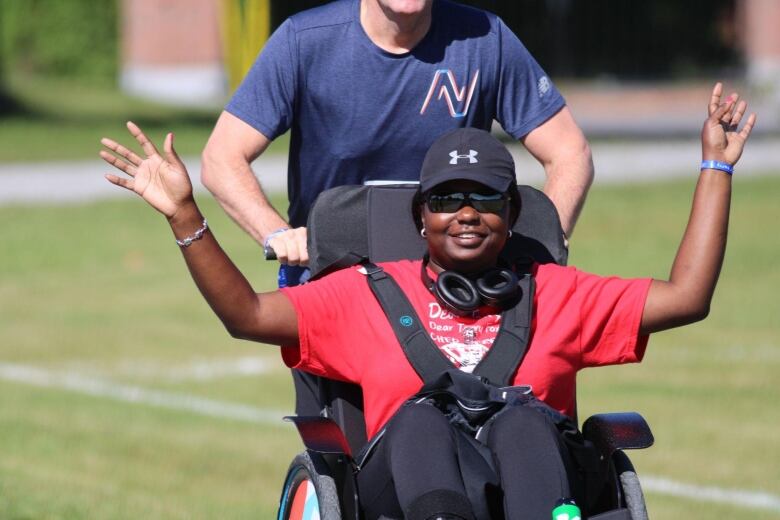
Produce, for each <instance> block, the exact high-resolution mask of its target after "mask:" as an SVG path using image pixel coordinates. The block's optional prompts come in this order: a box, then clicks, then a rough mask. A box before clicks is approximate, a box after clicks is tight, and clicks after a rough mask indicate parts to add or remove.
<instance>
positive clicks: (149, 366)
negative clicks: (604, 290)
mask: <svg viewBox="0 0 780 520" xmlns="http://www.w3.org/2000/svg"><path fill="white" fill-rule="evenodd" d="M692 189H693V181H692V180H686V181H677V182H671V183H663V184H652V185H634V186H614V187H597V188H594V190H593V191H592V193H591V196H590V199H589V201H588V204H587V207H586V211H585V213H584V214H583V216H582V218H581V220H580V223H579V226H578V228H577V233H576V235H575V236H574V239H573V241H572V254H571V263H572V264H575V265H578V266H579V267H581V268H583V269H585V270H590V271H594V272H597V273H602V274H608V273H615V274H620V275H624V276H645V275H652V276H658V277H661V276H665V275H666V273H667V272H668V270H669V267H670V266H671V261H672V258H673V255H674V252H675V248H676V244H677V242H678V240H679V237H680V236H681V234H682V231H683V227H684V222H685V219H686V218H687V214H688V208H689V198H690V195H691V193H692ZM778 199H780V177H778V176H771V177H764V178H751V179H748V178H745V179H742V178H737V179H736V182H735V191H734V203H733V211H732V222H731V235H730V239H729V250H728V253H727V258H726V262H725V266H724V270H723V273H722V275H721V282H720V285H719V287H718V290H717V293H716V298H715V302H714V305H713V309H712V313H711V315H710V317H709V318H708V319H707V320H706V321H705V322H703V323H700V324H697V325H694V326H690V327H687V328H685V329H680V330H677V331H670V332H666V333H662V334H658V335H657V336H655V337H654V338H652V339H651V342H650V347H649V349H648V353H647V356H646V359H645V361H644V363H642V364H641V365H634V366H624V367H614V368H605V369H600V370H591V371H588V372H585V373H583V374H582V376H581V377H580V385H579V386H580V391H579V402H580V414H581V415H582V416H583V417H584V416H586V415H588V414H590V413H592V412H595V411H619V410H637V411H639V412H641V413H642V414H643V415H644V416H645V417H646V418H647V419H648V420H649V422H650V424H651V426H652V427H653V430H654V433H655V436H656V445H655V446H654V447H653V448H651V449H650V450H646V451H644V452H637V453H634V454H632V459H633V460H634V462H635V465H636V466H637V467H638V470H639V472H640V476H642V475H647V476H653V477H663V478H668V479H672V480H674V481H678V482H682V483H686V484H692V485H697V486H713V487H718V488H723V489H728V490H747V491H755V492H764V493H770V494H772V495H775V496H777V495H780V435H777V434H776V433H775V431H774V429H775V428H776V427H778V425H780V408H778V407H777V402H779V401H780V384H778V378H777V373H778V372H780V344H779V343H780V339H779V335H778V333H779V332H780V326H778V324H777V322H778V319H777V317H778V316H779V315H780V305H779V304H778V299H777V295H776V292H777V290H778V288H780V270H778V269H777V267H776V258H777V257H778V256H780V241H778V240H777V239H776V238H775V233H774V226H775V225H777V222H780V208H778V205H777V202H776V201H777V200H778ZM202 203H203V209H204V213H205V214H206V215H207V216H208V217H209V221H210V223H211V226H212V228H213V229H214V231H215V233H216V235H217V236H218V237H219V239H220V241H221V242H222V244H223V246H224V247H225V248H226V249H227V250H228V252H229V253H230V254H231V255H232V256H233V258H234V259H235V260H236V262H237V263H238V264H239V266H240V267H241V268H242V269H243V270H244V272H245V273H246V274H247V276H248V278H249V279H250V280H251V281H252V282H253V283H254V284H255V287H256V289H258V290H260V289H268V288H271V287H273V285H274V283H275V275H274V267H275V266H274V265H273V264H270V263H266V262H264V261H263V260H261V257H260V253H259V250H258V248H257V246H256V245H254V244H253V243H252V242H251V240H250V239H249V238H248V237H246V236H245V235H243V234H242V233H241V232H240V231H238V229H237V228H236V226H235V225H233V224H232V223H231V222H230V221H229V220H228V219H227V218H226V217H225V216H224V215H223V214H222V212H221V210H219V209H218V208H217V206H216V205H215V204H214V203H213V202H211V201H210V200H203V201H202ZM280 205H281V204H280ZM0 222H3V225H2V226H0V244H2V249H0V518H2V519H19V520H20V519H92V518H100V519H128V518H150V519H169V518H229V519H234V518H235V519H240V518H263V519H266V518H273V516H274V514H275V508H276V503H277V500H278V493H279V490H280V486H281V481H282V479H283V476H284V472H285V469H286V466H287V465H288V463H289V461H290V459H291V457H292V456H293V454H294V453H295V452H297V451H299V450H300V449H301V445H300V441H299V440H298V439H297V434H296V433H294V431H293V430H292V428H291V427H289V426H287V425H285V424H283V423H282V421H281V416H282V415H283V414H284V413H286V412H287V411H289V410H290V409H291V407H292V394H291V391H290V384H289V377H288V375H287V372H286V371H285V370H284V369H283V368H281V362H280V361H279V359H278V355H277V354H276V351H275V349H274V348H273V347H267V346H264V345H258V344H252V343H249V342H243V341H238V340H233V339H231V338H229V337H228V336H227V334H226V333H225V332H224V330H223V329H222V327H221V325H220V323H219V322H218V320H217V319H216V318H214V317H213V316H212V315H211V312H210V310H209V309H208V307H207V305H206V304H205V303H203V302H202V301H201V299H200V296H199V294H198V293H197V290H196V289H195V287H194V286H193V284H192V283H191V282H190V280H189V278H188V275H187V274H186V272H185V269H184V267H183V264H182V261H181V259H180V255H179V253H178V251H177V247H176V246H175V244H174V243H173V239H172V236H171V233H170V231H169V230H168V229H167V226H166V225H165V222H164V220H163V219H162V217H159V216H158V215H157V214H156V213H154V212H153V211H152V210H149V209H147V208H146V207H145V205H144V204H143V203H142V202H140V201H139V200H134V199H133V198H131V197H130V196H129V195H128V197H127V198H126V199H118V200H111V201H102V202H95V203H88V204H82V205H70V206H3V207H0ZM241 359H249V360H251V361H252V363H254V366H260V367H266V371H264V372H263V373H261V374H258V373H248V374H241V373H238V372H237V371H235V370H233V371H230V370H228V371H226V372H225V373H223V374H211V375H209V376H208V377H205V376H203V375H202V374H200V375H199V372H198V371H197V370H194V369H193V367H197V366H201V365H203V364H206V365H208V364H210V365H211V366H220V365H221V364H225V363H226V362H231V361H236V360H241ZM101 385H103V386H101ZM106 388H111V389H114V390H116V392H118V393H117V394H110V392H107V391H106V390H105V389H106ZM117 389H119V390H122V389H123V390H124V393H122V392H119V390H117ZM151 391H155V392H158V394H154V395H162V394H164V395H166V396H179V397H187V398H189V399H190V400H192V399H194V398H202V399H211V400H215V401H219V402H220V403H232V404H242V405H248V406H251V407H255V408H258V409H270V410H272V413H273V414H276V415H278V416H279V420H278V421H276V420H272V421H270V422H263V421H255V422H252V421H247V420H239V419H235V418H234V419H231V418H225V417H215V416H213V415H208V414H206V413H197V412H194V411H187V410H183V409H175V407H173V408H172V407H167V408H166V407H160V406H153V405H151V404H149V403H148V402H145V401H144V399H142V396H143V395H147V394H143V392H151ZM134 392H135V393H134ZM119 394H121V395H119ZM133 396H135V397H136V398H137V399H140V402H132V399H133ZM146 401H148V399H147V400H146ZM647 494H648V503H649V509H650V514H651V517H652V518H654V519H659V520H663V519H667V520H676V519H680V518H690V519H709V518H729V519H735V520H740V519H746V520H747V519H750V520H764V519H767V520H768V519H770V518H778V516H780V512H778V511H777V510H771V511H770V510H762V509H751V508H750V507H745V506H734V505H724V504H721V503H707V502H706V501H702V500H696V499H692V498H675V497H671V496H669V495H667V494H663V493H656V492H652V491H649V492H648V493H647Z"/></svg>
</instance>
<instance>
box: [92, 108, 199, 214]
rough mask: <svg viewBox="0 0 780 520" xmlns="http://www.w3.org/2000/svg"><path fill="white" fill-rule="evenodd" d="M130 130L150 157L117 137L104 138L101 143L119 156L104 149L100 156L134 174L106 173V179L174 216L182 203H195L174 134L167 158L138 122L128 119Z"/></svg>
mask: <svg viewBox="0 0 780 520" xmlns="http://www.w3.org/2000/svg"><path fill="white" fill-rule="evenodd" d="M127 129H128V130H129V131H130V134H132V136H133V137H135V140H136V141H138V143H139V144H140V145H141V148H142V149H143V151H144V154H145V155H146V158H142V157H140V156H138V155H137V154H136V153H134V152H133V151H132V150H129V149H128V148H126V147H124V146H122V145H121V144H119V143H117V142H116V141H114V140H113V139H108V138H105V137H104V138H103V139H101V140H100V142H101V144H102V145H103V146H105V147H106V148H108V149H109V150H111V151H112V152H114V154H116V155H114V154H112V153H109V152H107V151H106V150H101V151H100V157H101V158H102V159H103V160H104V161H106V162H107V163H108V164H110V165H111V166H114V167H115V168H117V169H118V170H120V171H123V172H124V173H126V174H127V175H128V176H129V177H130V178H126V177H120V176H118V175H113V174H110V173H109V174H106V179H107V180H108V181H109V182H111V183H112V184H116V185H117V186H121V187H123V188H125V189H128V190H130V191H133V192H135V193H137V194H138V195H140V196H141V197H142V198H143V199H144V200H145V201H146V202H148V203H149V205H150V206H152V207H153V208H154V209H156V210H157V211H159V212H160V213H162V214H163V215H165V216H166V217H168V218H169V219H170V218H172V217H173V216H174V215H175V214H176V212H177V211H178V210H179V209H180V208H181V207H182V206H184V205H186V204H188V203H190V202H193V198H192V183H191V182H190V177H189V175H188V174H187V168H185V166H184V163H183V162H182V161H181V159H179V156H178V155H177V154H176V151H175V150H174V149H173V134H171V133H169V134H168V135H166V136H165V142H164V143H163V151H164V152H165V156H164V157H163V156H162V155H160V153H159V152H158V151H157V148H156V147H155V146H154V144H152V142H151V141H150V140H149V139H148V138H147V137H146V135H144V133H143V132H142V131H141V129H140V128H139V127H138V125H136V124H135V123H133V122H130V121H128V123H127Z"/></svg>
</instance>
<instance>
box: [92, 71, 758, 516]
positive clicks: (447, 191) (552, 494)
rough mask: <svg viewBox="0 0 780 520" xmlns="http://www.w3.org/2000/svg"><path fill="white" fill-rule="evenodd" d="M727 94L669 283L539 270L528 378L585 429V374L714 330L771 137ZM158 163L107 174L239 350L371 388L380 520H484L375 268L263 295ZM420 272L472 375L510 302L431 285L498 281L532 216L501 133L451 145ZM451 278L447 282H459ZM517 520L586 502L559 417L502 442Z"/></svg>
mask: <svg viewBox="0 0 780 520" xmlns="http://www.w3.org/2000/svg"><path fill="white" fill-rule="evenodd" d="M721 95H722V85H721V84H720V83H718V84H717V85H716V86H715V88H714V89H713V92H712V96H711V99H710V104H709V117H708V118H707V120H706V121H705V123H704V127H703V129H702V158H703V162H702V170H701V174H700V176H699V181H698V184H697V187H696V192H695V195H694V200H693V208H692V211H691V215H690V218H689V222H688V227H687V229H686V232H685V235H684V237H683V239H682V242H681V244H680V248H679V250H678V253H677V257H676V258H675V260H674V264H673V266H672V271H671V274H670V277H669V279H668V280H666V281H662V280H650V279H632V280H621V279H617V278H603V277H599V276H594V275H589V274H586V273H582V272H579V271H577V270H576V269H574V268H566V267H560V266H556V265H537V266H534V267H533V268H532V273H533V275H534V279H535V283H536V292H535V295H534V315H533V323H532V333H531V335H532V338H531V340H530V344H529V346H528V353H527V355H526V357H525V359H524V360H523V362H522V364H521V366H520V368H519V369H518V370H517V372H516V374H515V375H514V378H513V383H514V384H517V385H529V386H531V387H532V388H533V391H534V393H535V394H536V396H537V397H539V398H540V399H542V400H543V401H545V402H546V403H547V404H548V405H550V406H552V407H553V408H555V409H557V410H558V411H560V412H562V413H564V414H568V415H570V416H571V415H573V412H574V380H575V376H576V372H577V371H578V370H579V369H580V368H584V367H586V366H598V365H605V364H616V363H627V362H636V361H639V360H641V358H642V356H643V354H644V349H645V346H646V344H647V335H648V334H650V333H652V332H656V331H660V330H665V329H669V328H672V327H677V326H681V325H685V324H688V323H692V322H695V321H698V320H701V319H703V318H704V317H705V316H706V315H707V313H708V309H709V305H710V301H711V298H712V294H713V291H714V288H715V284H716V282H717V277H718V273H719V270H720V266H721V263H722V260H723V254H724V250H725V243H726V234H727V227H728V213H729V201H730V194H731V169H732V167H733V165H734V164H735V163H736V162H737V161H738V159H739V157H740V156H741V154H742V150H743V147H744V144H745V141H746V140H747V138H748V136H749V135H750V132H751V130H752V128H753V126H754V124H755V119H756V117H755V115H754V114H751V115H750V116H749V117H748V119H747V122H746V123H745V124H744V126H743V128H742V129H741V130H739V128H738V126H739V124H740V121H741V120H742V118H743V115H744V113H745V110H746V103H745V102H744V101H738V97H737V95H736V94H732V95H731V96H729V97H728V98H727V99H726V100H725V102H721ZM128 129H129V130H130V132H131V134H132V135H133V136H134V137H135V138H136V139H137V141H138V142H139V143H140V144H141V146H142V147H143V150H144V153H145V154H146V158H142V157H140V156H138V155H136V154H134V153H133V152H131V151H130V150H128V149H127V148H125V147H123V146H121V145H119V144H118V143H116V142H115V141H112V140H110V139H103V140H102V143H103V144H104V145H105V146H106V147H107V148H108V149H109V150H112V151H113V152H115V154H116V155H113V154H111V153H109V152H107V151H101V157H102V158H103V159H104V160H106V161H107V162H108V163H109V164H112V165H113V166H115V167H116V168H118V169H119V170H121V171H123V172H125V173H126V174H127V175H129V176H130V178H129V179H128V178H124V177H118V176H116V175H107V176H106V178H107V179H108V180H109V181H110V182H112V183H114V184H116V185H119V186H122V187H124V188H127V189H129V190H132V191H135V192H136V193H137V194H139V195H140V196H141V197H143V198H144V200H146V201H147V202H148V203H149V204H150V205H151V206H152V207H154V208H155V209H157V210H158V211H160V212H161V213H163V214H164V215H165V216H166V218H167V219H168V222H169V224H170V226H171V228H172V230H173V233H174V235H175V237H176V239H177V243H179V245H180V246H181V249H182V253H183V255H184V258H185V261H186V263H187V266H188V267H189V269H190V272H191V274H192V277H193V279H194V280H195V283H196V284H197V285H198V288H199V289H200V291H201V292H202V294H203V296H204V297H205V299H206V300H207V301H208V303H209V305H211V307H212V309H213V310H214V312H215V313H216V314H217V316H219V318H220V319H221V320H222V321H223V323H224V324H225V327H226V328H227V329H228V331H229V332H230V333H231V334H232V335H233V336H235V337H238V338H244V339H251V340H255V341H260V342H263V343H271V344H276V345H281V346H282V347H283V348H282V356H283V358H284V361H285V363H287V364H288V365H289V366H291V367H296V368H301V369H304V370H307V371H310V372H313V373H315V374H317V375H324V376H327V377H330V378H335V379H340V380H346V381H350V382H354V383H357V384H360V385H361V387H362V388H363V393H364V400H365V414H366V424H367V430H368V432H367V433H368V435H369V437H372V436H374V435H376V434H377V432H379V431H380V430H382V429H384V431H385V435H384V437H383V438H382V441H381V442H380V443H379V445H378V447H377V449H376V450H375V452H374V453H372V455H371V457H370V458H369V459H368V461H367V463H366V464H365V465H364V467H363V469H362V470H361V471H360V473H359V475H358V485H359V487H360V489H361V502H362V506H363V507H364V508H365V510H366V513H367V514H366V516H367V518H376V517H378V516H379V515H380V514H383V515H386V516H396V517H397V516H400V515H404V516H405V517H407V518H413V519H417V518H420V519H427V518H439V517H441V518H462V519H470V518H474V513H473V511H472V507H471V504H470V503H469V501H468V499H467V498H466V492H465V491H464V485H463V482H462V480H461V479H460V473H459V471H458V460H457V457H456V448H455V445H454V442H455V441H454V440H453V435H452V430H451V426H450V424H449V422H448V421H447V420H446V419H445V418H444V416H443V415H442V414H441V413H439V412H438V411H437V410H436V409H435V408H433V407H429V406H406V407H401V405H402V404H403V403H404V402H405V401H406V400H407V399H408V398H409V397H410V396H412V395H414V394H415V393H416V392H417V391H418V390H419V387H420V383H421V381H420V378H419V377H418V376H417V374H416V373H415V371H414V370H413V369H412V367H411V366H410V364H409V362H408V361H407V359H406V357H405V356H404V354H403V352H402V350H401V348H400V346H399V344H398V342H397V340H396V338H395V336H394V334H393V332H392V328H391V326H390V324H389V323H388V321H387V320H386V318H385V317H384V314H383V313H382V310H381V308H380V307H379V304H378V303H377V301H376V299H375V297H374V296H373V294H372V293H371V290H370V289H369V287H368V284H367V283H366V280H365V276H364V273H365V271H364V270H361V269H359V268H353V269H345V270H342V271H339V272H336V273H333V274H331V275H329V276H326V277H324V278H323V279H321V280H318V281H315V282H312V283H310V284H307V285H304V286H300V287H295V288H289V289H285V290H282V291H275V292H270V293H263V294H257V293H255V292H254V291H253V290H252V288H251V286H250V284H249V283H248V282H247V280H246V279H245V278H244V277H243V275H242V274H241V273H240V272H239V271H238V269H237V268H236V267H235V266H234V265H233V264H232V262H231V261H230V259H229V258H228V257H227V256H226V255H225V253H224V252H223V251H222V250H221V249H220V247H219V245H218V244H217V242H216V240H215V239H214V237H213V235H211V233H210V232H209V231H208V226H207V223H206V220H205V219H204V218H203V216H202V215H201V213H200V211H199V210H198V207H197V205H196V204H195V202H194V199H193V197H192V187H191V184H190V180H189V177H188V175H187V172H186V170H185V168H184V165H183V164H182V162H181V161H180V160H179V158H178V157H177V155H176V153H175V151H174V149H173V135H172V134H168V135H167V136H166V139H165V143H164V156H161V155H160V154H159V153H158V152H157V150H156V149H155V147H154V145H153V144H152V143H151V142H150V141H149V140H148V139H147V138H146V136H145V135H144V134H143V133H142V132H141V130H140V129H139V128H138V127H137V126H136V125H134V124H132V123H128ZM420 182H421V185H420V193H421V195H420V197H419V199H418V200H419V205H418V206H417V207H416V209H415V212H414V213H415V215H416V216H417V217H418V218H419V219H420V220H419V224H420V227H421V233H422V234H423V236H424V237H425V239H426V240H427V243H428V258H427V259H426V262H427V265H425V264H423V265H421V262H420V261H415V262H412V261H400V262H392V263H387V264H383V266H382V267H383V268H384V270H385V272H386V273H387V274H389V275H390V276H391V277H392V278H393V279H395V281H396V282H397V283H398V285H399V286H400V287H401V288H402V290H403V292H404V293H405V295H406V296H407V298H408V299H409V300H410V302H411V303H412V306H413V307H414V309H415V311H416V313H417V315H418V316H420V317H425V318H427V319H424V320H423V321H424V322H425V325H426V329H427V332H428V333H429V335H430V337H431V339H432V340H433V341H434V343H436V345H437V346H438V347H439V349H441V351H442V352H443V353H444V354H445V355H446V356H447V358H448V359H449V360H450V361H451V362H452V363H453V365H454V366H456V367H458V368H461V369H462V370H465V371H469V370H471V369H473V368H474V366H475V365H476V364H477V363H478V362H479V360H480V359H481V358H482V357H483V356H484V355H485V353H486V352H487V351H489V349H490V346H491V344H492V342H493V340H494V339H495V337H496V331H497V329H498V324H499V321H500V319H501V317H500V315H499V313H500V309H498V308H496V307H495V306H494V305H495V302H489V303H490V304H486V305H482V306H479V307H478V308H477V309H476V310H474V311H472V312H468V313H465V315H463V316H460V315H458V314H456V313H455V312H450V311H452V310H456V309H449V310H448V309H446V307H445V305H444V303H443V302H441V301H440V299H439V298H437V296H436V295H434V294H433V292H435V291H432V287H431V286H429V285H428V284H429V282H428V280H427V279H429V278H430V279H436V277H437V276H442V273H444V272H452V271H454V272H457V273H460V274H462V275H465V276H466V277H469V278H476V277H478V276H480V274H481V273H484V272H485V271H486V270H489V269H492V268H495V267H496V266H497V264H498V263H499V255H500V252H501V250H502V248H503V246H504V243H505V241H506V237H507V235H508V233H509V230H510V228H511V224H512V222H513V220H514V219H515V218H516V217H517V214H518V212H519V207H518V205H517V204H518V198H517V197H516V184H515V172H514V165H513V163H512V159H511V156H510V155H509V153H508V152H507V150H506V149H505V148H504V147H503V145H501V144H500V143H499V142H498V141H496V140H495V139H493V138H492V137H490V135H489V134H487V133H485V132H481V131H477V130H471V129H462V130H456V131H454V132H452V133H450V134H447V135H445V136H443V137H442V138H440V139H439V140H438V141H437V142H436V143H434V145H433V146H432V147H431V149H430V150H429V152H428V154H427V155H426V158H425V162H424V164H423V168H422V172H421V180H420ZM444 276H446V275H444ZM487 445H488V446H489V447H490V449H491V450H492V452H493V453H494V458H495V459H496V466H497V469H498V474H499V477H500V479H501V483H502V489H503V492H504V510H505V515H506V517H507V518H518V517H524V518H546V517H549V514H550V511H551V509H552V507H553V506H554V502H555V501H556V499H559V498H561V497H569V496H577V497H579V496H580V493H581V485H580V483H578V482H576V481H575V479H573V478H572V472H571V471H570V470H568V469H567V468H568V466H569V465H570V464H571V461H570V459H569V454H568V453H567V451H566V449H564V448H563V447H562V445H561V443H560V442H559V440H558V437H557V435H556V432H555V428H554V426H553V425H552V423H551V421H549V419H547V417H546V416H544V415H542V414H539V413H538V412H536V411H534V410H531V409H526V408H523V407H516V408H515V409H513V410H512V412H511V413H507V414H504V415H503V416H502V417H501V422H497V423H496V424H495V425H494V427H493V428H492V429H491V431H490V435H489V438H488V439H487Z"/></svg>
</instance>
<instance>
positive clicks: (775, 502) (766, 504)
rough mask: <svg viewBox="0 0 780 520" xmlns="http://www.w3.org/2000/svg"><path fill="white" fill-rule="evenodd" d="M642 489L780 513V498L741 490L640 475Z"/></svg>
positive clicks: (698, 500) (699, 500)
mask: <svg viewBox="0 0 780 520" xmlns="http://www.w3.org/2000/svg"><path fill="white" fill-rule="evenodd" d="M639 480H640V482H641V483H642V489H643V490H644V491H645V492H649V493H659V494H663V495H672V496H676V497H680V498H687V499H691V500H695V501H697V502H718V503H720V504H728V505H732V506H737V507H749V508H752V509H766V510H769V511H780V496H777V495H772V494H769V493H760V492H756V491H748V490H740V489H723V488H718V487H712V486H697V485H694V484H685V483H683V482H675V481H674V480H669V479H666V478H663V477H654V476H650V475H639Z"/></svg>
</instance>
